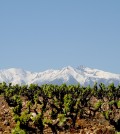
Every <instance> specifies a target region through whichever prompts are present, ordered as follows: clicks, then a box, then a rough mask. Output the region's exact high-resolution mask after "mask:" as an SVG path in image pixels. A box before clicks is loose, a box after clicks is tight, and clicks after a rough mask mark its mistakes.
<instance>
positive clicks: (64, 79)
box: [0, 66, 120, 86]
mask: <svg viewBox="0 0 120 134" xmlns="http://www.w3.org/2000/svg"><path fill="white" fill-rule="evenodd" d="M0 82H6V83H12V84H13V85H15V84H20V85H23V84H28V85H29V84H31V83H35V84H38V85H42V84H58V85H61V84H63V83H66V84H68V85H69V84H78V83H80V84H81V85H83V86H87V85H93V84H94V83H95V82H97V83H98V84H99V83H101V82H102V83H104V84H106V85H108V84H110V83H112V82H113V83H114V84H115V85H118V84H120V74H115V73H110V72H105V71H102V70H99V69H94V68H89V67H85V66H78V67H77V68H73V67H71V66H67V67H64V68H62V69H58V70H54V69H50V70H46V71H43V72H30V71H25V70H23V69H21V68H9V69H2V70H0Z"/></svg>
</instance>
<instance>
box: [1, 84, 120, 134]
mask: <svg viewBox="0 0 120 134" xmlns="http://www.w3.org/2000/svg"><path fill="white" fill-rule="evenodd" d="M0 95H2V96H4V99H5V101H6V102H7V103H8V105H9V107H11V108H12V112H13V118H14V120H15V122H16V127H15V128H14V129H13V130H12V131H11V132H12V134H26V133H40V134H43V133H44V128H46V127H49V128H50V129H51V131H52V132H53V133H54V134H57V132H58V131H66V130H69V129H71V128H76V122H77V119H87V118H91V119H94V117H95V116H96V113H100V114H102V115H103V117H104V118H105V119H106V120H108V121H109V123H110V124H111V125H113V126H114V128H115V130H116V132H120V86H118V87H115V86H114V84H113V83H112V84H110V85H109V86H105V85H104V84H102V83H101V84H100V85H99V86H97V83H95V85H94V86H93V87H90V86H88V87H83V86H80V85H69V86H67V85H66V84H63V85H61V86H58V85H47V84H46V85H42V86H38V85H36V84H31V85H30V86H27V85H24V86H19V85H15V86H12V84H8V85H7V84H6V83H0Z"/></svg>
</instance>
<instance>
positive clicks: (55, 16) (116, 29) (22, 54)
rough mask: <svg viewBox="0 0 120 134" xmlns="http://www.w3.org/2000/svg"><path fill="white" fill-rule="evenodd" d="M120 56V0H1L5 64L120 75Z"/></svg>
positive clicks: (0, 50)
mask: <svg viewBox="0 0 120 134" xmlns="http://www.w3.org/2000/svg"><path fill="white" fill-rule="evenodd" d="M119 59H120V0H115V1H113V0H99V1H97V0H74V1H73V0H60V1H57V0H44V1H42V0H41V1H40V0H35V1H33V0H19V1H16V0H1V1H0V69H8V68H22V69H25V70H29V71H35V72H38V71H45V70H47V69H61V68H63V67H66V66H72V67H78V66H80V65H84V66H87V67H91V68H96V69H101V70H104V71H108V72H113V73H119V74H120V61H119Z"/></svg>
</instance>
